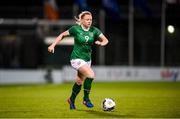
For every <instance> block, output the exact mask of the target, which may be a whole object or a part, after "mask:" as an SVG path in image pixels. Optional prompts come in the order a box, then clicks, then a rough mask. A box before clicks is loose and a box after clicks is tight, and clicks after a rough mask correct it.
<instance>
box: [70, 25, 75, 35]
mask: <svg viewBox="0 0 180 119" xmlns="http://www.w3.org/2000/svg"><path fill="white" fill-rule="evenodd" d="M75 30H76V29H75V26H72V27H71V28H69V34H70V35H72V36H73V35H74V34H75Z"/></svg>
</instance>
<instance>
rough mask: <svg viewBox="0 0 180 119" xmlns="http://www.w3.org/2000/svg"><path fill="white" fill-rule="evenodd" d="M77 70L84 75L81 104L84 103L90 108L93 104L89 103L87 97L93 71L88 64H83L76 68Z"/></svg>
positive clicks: (92, 78)
mask: <svg viewBox="0 0 180 119" xmlns="http://www.w3.org/2000/svg"><path fill="white" fill-rule="evenodd" d="M78 71H79V72H80V73H81V74H83V75H84V77H86V78H85V80H84V84H83V86H84V97H83V104H85V105H86V106H87V107H89V108H91V107H93V104H92V103H91V101H90V99H89V94H90V91H91V85H92V81H93V80H94V72H93V70H92V69H91V67H90V66H89V65H88V64H85V65H83V66H82V67H80V68H79V69H78Z"/></svg>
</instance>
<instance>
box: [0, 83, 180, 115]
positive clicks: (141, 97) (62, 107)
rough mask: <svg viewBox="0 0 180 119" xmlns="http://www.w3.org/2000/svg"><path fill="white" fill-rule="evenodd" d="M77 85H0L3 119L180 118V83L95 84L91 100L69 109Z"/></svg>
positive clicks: (0, 104)
mask: <svg viewBox="0 0 180 119" xmlns="http://www.w3.org/2000/svg"><path fill="white" fill-rule="evenodd" d="M72 85H73V83H64V84H58V85H53V84H47V85H11V86H7V85H6V86H2V85H0V117H3V118H21V117H23V118H77V117H78V118H141V117H142V118H146V117H148V118H176V117H180V82H106V83H99V82H94V83H93V85H92V92H91V95H90V97H91V100H92V102H93V103H94V105H95V107H94V108H92V109H88V108H86V107H85V106H84V105H83V104H82V97H83V91H82V90H81V92H80V94H79V95H78V97H77V100H76V107H77V110H69V106H68V103H67V98H68V97H69V95H70V93H71V88H72ZM106 97H109V98H113V99H114V100H115V102H116V108H115V110H114V111H112V112H105V111H103V110H102V109H101V103H102V100H103V99H104V98H106Z"/></svg>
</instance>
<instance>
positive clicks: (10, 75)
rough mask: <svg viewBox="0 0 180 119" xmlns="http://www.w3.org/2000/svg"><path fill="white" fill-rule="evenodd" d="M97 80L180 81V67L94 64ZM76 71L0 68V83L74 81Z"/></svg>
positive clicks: (68, 67) (68, 69)
mask: <svg viewBox="0 0 180 119" xmlns="http://www.w3.org/2000/svg"><path fill="white" fill-rule="evenodd" d="M93 69H94V72H95V75H96V79H95V81H97V82H98V81H104V82H105V81H180V75H179V74H180V68H160V67H118V66H111V67H110V66H108V67H106V66H94V67H93ZM75 75H76V71H75V70H74V69H72V68H71V67H70V66H64V67H63V68H62V69H61V70H55V69H54V70H53V69H51V70H49V69H47V70H46V69H44V70H42V69H38V70H0V84H39V83H42V84H45V83H63V82H72V81H74V78H75Z"/></svg>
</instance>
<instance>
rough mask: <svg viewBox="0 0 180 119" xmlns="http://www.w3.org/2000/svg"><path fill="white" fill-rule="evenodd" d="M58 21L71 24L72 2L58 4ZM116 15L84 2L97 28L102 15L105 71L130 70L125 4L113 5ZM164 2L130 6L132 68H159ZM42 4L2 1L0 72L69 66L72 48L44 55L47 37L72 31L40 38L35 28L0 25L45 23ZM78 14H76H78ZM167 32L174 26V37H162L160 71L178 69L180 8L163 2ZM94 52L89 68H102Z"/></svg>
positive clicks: (147, 0) (96, 2) (91, 0)
mask: <svg viewBox="0 0 180 119" xmlns="http://www.w3.org/2000/svg"><path fill="white" fill-rule="evenodd" d="M56 2H57V6H58V13H59V16H60V19H59V21H61V20H62V19H73V18H74V14H73V13H74V11H73V10H74V9H73V7H74V5H76V1H74V0H68V1H64V0H63V1H62V0H57V1H56ZM116 2H117V3H116V5H117V6H118V8H119V9H118V13H117V12H113V11H111V10H109V9H107V8H105V7H104V6H103V5H102V1H101V0H87V5H88V10H90V11H91V12H92V13H93V18H94V19H93V21H94V25H95V26H97V27H100V24H99V11H100V10H104V11H105V13H106V16H105V31H104V34H105V35H106V36H107V37H108V39H109V41H110V42H109V45H108V46H106V48H105V65H118V66H122V65H124V66H128V65H129V54H128V53H129V41H128V38H129V35H128V33H129V27H128V26H129V1H125V0H117V1H116ZM162 2H163V1H162V0H134V14H133V15H134V19H133V21H134V25H133V26H134V36H133V38H134V45H133V46H134V47H133V53H134V56H133V62H134V63H133V65H134V66H161V58H160V56H161V22H162V21H161V18H162ZM43 3H44V1H43V0H27V1H25V0H24V1H19V0H14V1H9V0H5V1H2V3H1V4H0V68H5V69H12V68H20V69H22V68H45V67H49V66H50V67H51V66H53V67H57V68H61V67H62V66H63V65H69V56H70V52H71V50H72V46H57V48H56V53H55V54H54V55H51V54H49V53H48V52H47V47H48V45H46V44H45V43H44V37H45V36H57V35H58V34H59V33H61V32H62V31H63V30H66V29H68V28H69V27H70V26H68V25H67V26H63V27H62V26H61V27H60V26H58V25H57V26H53V27H50V28H49V29H50V30H47V29H46V28H44V29H43V30H44V33H43V35H40V34H39V32H38V28H39V26H38V25H37V24H36V23H35V24H25V25H22V24H21V25H20V24H16V23H15V24H1V22H2V21H3V20H4V19H14V20H16V19H29V20H37V19H46V18H45V17H44V11H43V10H44V9H43V5H44V4H43ZM80 11H81V8H79V9H78V13H79V12H80ZM165 13H166V17H165V23H166V24H165V26H166V27H167V26H168V25H174V27H175V32H174V33H173V34H170V33H168V32H167V30H166V31H165V56H164V66H167V67H178V66H180V53H179V51H180V31H179V30H180V23H179V21H180V3H179V1H178V0H175V2H174V3H169V2H166V9H165ZM98 59H99V54H98V47H96V46H94V47H93V64H94V65H100V62H99V60H98Z"/></svg>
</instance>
